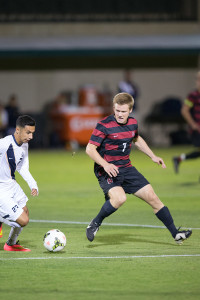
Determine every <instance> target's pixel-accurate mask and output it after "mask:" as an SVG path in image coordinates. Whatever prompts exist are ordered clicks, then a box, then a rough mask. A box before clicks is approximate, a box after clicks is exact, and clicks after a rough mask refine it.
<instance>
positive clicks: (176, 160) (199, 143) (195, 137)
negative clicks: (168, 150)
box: [173, 131, 200, 173]
mask: <svg viewBox="0 0 200 300" xmlns="http://www.w3.org/2000/svg"><path fill="white" fill-rule="evenodd" d="M191 139H192V144H193V145H194V147H196V150H195V151H192V152H190V153H188V154H185V153H182V154H181V155H179V156H175V157H173V165H174V171H175V173H178V172H179V167H180V163H181V162H182V161H184V160H188V159H196V158H199V157H200V133H199V132H197V131H194V132H193V133H192V135H191Z"/></svg>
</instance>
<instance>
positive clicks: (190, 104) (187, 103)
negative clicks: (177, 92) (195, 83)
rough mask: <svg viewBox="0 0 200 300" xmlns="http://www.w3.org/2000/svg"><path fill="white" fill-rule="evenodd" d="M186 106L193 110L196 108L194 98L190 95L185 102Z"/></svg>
mask: <svg viewBox="0 0 200 300" xmlns="http://www.w3.org/2000/svg"><path fill="white" fill-rule="evenodd" d="M184 104H186V105H187V106H189V107H190V108H192V107H193V106H194V96H193V94H192V93H190V94H189V95H188V96H187V98H186V99H185V100H184Z"/></svg>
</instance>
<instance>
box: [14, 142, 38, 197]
mask: <svg viewBox="0 0 200 300" xmlns="http://www.w3.org/2000/svg"><path fill="white" fill-rule="evenodd" d="M17 171H18V173H19V174H20V175H21V176H22V177H23V178H24V180H25V181H26V182H27V183H28V185H29V187H30V189H31V195H32V196H38V194H39V189H38V186H37V182H36V181H35V179H34V178H33V176H32V175H31V173H30V171H29V159H28V148H27V149H26V151H25V156H24V158H23V159H22V161H21V162H20V164H19V165H18V166H17Z"/></svg>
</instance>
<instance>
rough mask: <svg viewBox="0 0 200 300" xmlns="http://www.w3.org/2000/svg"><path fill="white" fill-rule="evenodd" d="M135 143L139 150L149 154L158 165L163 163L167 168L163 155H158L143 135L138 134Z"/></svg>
mask: <svg viewBox="0 0 200 300" xmlns="http://www.w3.org/2000/svg"><path fill="white" fill-rule="evenodd" d="M133 142H134V144H135V146H136V147H137V148H138V150H140V151H142V152H143V153H145V154H146V155H148V156H149V157H150V158H151V159H152V161H153V162H155V163H156V164H158V165H161V166H162V168H163V169H165V168H166V165H165V163H164V161H163V159H162V158H161V157H158V156H156V155H155V154H154V153H153V151H152V150H151V149H150V148H149V146H148V145H147V143H146V142H145V140H144V139H143V138H142V137H141V136H139V135H138V136H137V137H136V138H135V139H134V141H133Z"/></svg>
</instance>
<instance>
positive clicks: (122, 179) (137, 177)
mask: <svg viewBox="0 0 200 300" xmlns="http://www.w3.org/2000/svg"><path fill="white" fill-rule="evenodd" d="M95 175H96V177H97V179H98V181H99V185H100V187H101V188H102V190H103V192H104V194H105V198H106V200H108V199H109V197H108V191H109V190H110V189H112V188H113V187H115V186H121V187H122V188H123V189H124V191H125V193H127V194H134V193H136V192H137V191H139V190H140V189H141V188H143V187H144V186H145V185H147V184H149V182H148V180H147V179H146V178H145V177H144V176H143V175H142V174H140V173H139V172H138V171H137V169H136V168H135V167H128V168H123V169H122V168H119V174H118V175H117V176H116V177H110V176H109V175H108V174H107V173H106V172H105V171H104V169H103V168H100V169H99V170H97V171H95Z"/></svg>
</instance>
